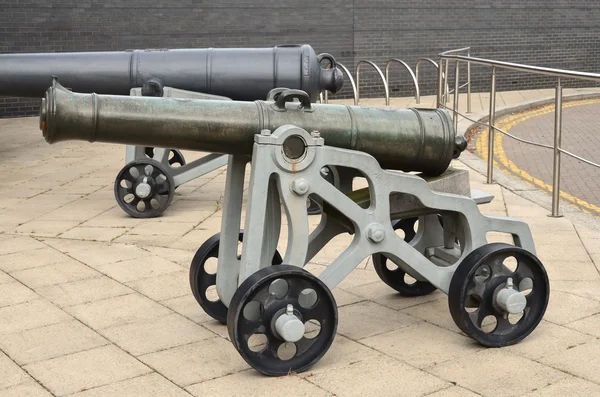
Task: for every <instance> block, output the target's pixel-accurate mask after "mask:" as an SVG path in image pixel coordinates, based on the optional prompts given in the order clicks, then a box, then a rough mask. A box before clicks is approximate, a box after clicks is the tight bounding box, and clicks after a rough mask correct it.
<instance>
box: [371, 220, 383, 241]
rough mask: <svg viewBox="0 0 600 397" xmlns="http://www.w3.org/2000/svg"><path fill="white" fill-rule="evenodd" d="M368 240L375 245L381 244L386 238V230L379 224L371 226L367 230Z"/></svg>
mask: <svg viewBox="0 0 600 397" xmlns="http://www.w3.org/2000/svg"><path fill="white" fill-rule="evenodd" d="M367 238H368V239H369V240H371V241H372V242H374V243H380V242H382V241H383V239H384V238H385V229H384V228H383V226H381V225H380V224H378V223H374V224H372V225H369V227H368V228H367Z"/></svg>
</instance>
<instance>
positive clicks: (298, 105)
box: [40, 82, 466, 175]
mask: <svg viewBox="0 0 600 397" xmlns="http://www.w3.org/2000/svg"><path fill="white" fill-rule="evenodd" d="M293 99H299V100H300V102H293V101H292V100H293ZM40 112H41V114H40V127H41V129H42V130H43V134H44V138H45V139H46V141H47V142H49V143H54V142H60V141H66V140H85V141H89V142H94V141H99V142H111V143H121V144H129V145H140V146H155V147H170V148H179V149H188V150H199V151H207V152H215V153H226V154H248V155H250V154H251V153H252V146H253V143H254V135H255V134H259V133H260V132H261V130H263V129H269V130H271V131H273V130H275V129H276V128H278V127H280V126H282V125H286V124H293V125H296V126H298V127H300V128H303V129H305V130H307V131H309V132H312V131H319V132H320V134H321V137H323V138H324V140H325V144H326V145H329V146H335V147H340V148H346V149H353V150H359V151H363V152H366V153H369V154H371V155H372V156H374V157H375V158H376V159H377V160H378V161H379V163H380V164H381V166H382V167H383V168H388V169H395V170H402V171H420V172H425V173H427V174H430V175H439V174H441V173H443V172H444V171H445V170H446V169H447V168H448V165H449V164H450V161H451V160H452V158H453V157H458V155H460V153H461V152H462V151H463V150H464V149H465V147H466V143H465V140H464V137H461V136H459V137H457V136H456V134H455V132H454V130H453V127H452V122H451V119H450V116H449V115H448V113H447V112H446V111H443V110H439V109H393V108H368V107H359V106H345V105H317V104H311V103H310V98H309V97H308V95H307V94H306V93H304V92H302V91H299V90H285V91H283V92H281V93H280V95H279V96H278V97H277V98H276V99H275V100H274V101H255V102H238V101H217V100H210V101H207V100H182V99H173V98H153V97H125V96H110V95H97V94H77V93H72V92H69V91H68V90H65V89H64V88H63V87H62V86H61V85H60V84H58V83H57V82H55V83H54V84H53V86H52V87H50V89H49V90H48V92H47V93H46V97H45V98H44V99H43V100H42V106H41V111H40Z"/></svg>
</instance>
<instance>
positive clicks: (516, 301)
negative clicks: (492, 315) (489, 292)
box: [496, 278, 527, 314]
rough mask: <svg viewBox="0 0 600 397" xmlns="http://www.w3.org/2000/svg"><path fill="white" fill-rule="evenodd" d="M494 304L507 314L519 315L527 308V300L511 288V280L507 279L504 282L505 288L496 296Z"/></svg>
mask: <svg viewBox="0 0 600 397" xmlns="http://www.w3.org/2000/svg"><path fill="white" fill-rule="evenodd" d="M496 303H497V304H498V306H499V307H500V308H501V309H502V310H504V311H505V312H507V313H509V314H519V313H521V312H522V311H523V310H525V307H527V298H526V297H525V295H523V294H522V293H520V292H519V291H517V290H515V289H514V288H513V279H512V278H509V279H508V280H506V287H505V288H502V289H501V290H500V291H499V292H498V295H496Z"/></svg>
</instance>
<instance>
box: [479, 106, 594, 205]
mask: <svg viewBox="0 0 600 397" xmlns="http://www.w3.org/2000/svg"><path fill="white" fill-rule="evenodd" d="M599 114H600V99H587V100H578V101H571V102H566V103H565V104H564V106H563V135H562V147H563V148H564V149H565V150H568V151H570V152H571V153H574V154H577V155H579V156H581V157H583V158H586V159H588V160H591V161H595V162H600V154H599V152H600V137H599V136H598V134H597V128H596V126H597V124H598V121H599V116H598V115H599ZM499 126H500V128H502V129H504V130H508V131H507V132H509V133H511V134H513V135H515V136H517V137H519V138H523V139H527V140H530V141H533V142H538V143H541V144H546V145H551V146H552V145H553V143H554V105H546V106H542V107H539V108H535V109H531V110H527V111H524V112H519V113H516V114H513V115H510V116H507V117H505V118H503V119H502V120H500V121H499ZM480 136H481V137H482V138H483V140H485V141H487V132H485V133H484V134H480ZM496 136H497V139H499V140H501V141H500V142H498V143H496V147H497V150H496V153H495V159H496V161H497V162H498V164H499V165H500V166H501V167H502V168H503V169H504V170H506V171H508V172H511V173H513V174H515V175H517V176H518V177H520V178H523V179H524V180H526V181H528V182H534V184H535V185H536V186H538V187H540V188H542V189H544V190H547V191H551V186H552V166H553V158H554V156H553V151H552V150H549V149H545V148H540V147H536V146H532V145H527V144H525V143H522V142H519V141H517V140H514V139H511V138H510V137H503V136H502V135H501V134H497V135H496ZM482 146H483V147H482ZM484 146H485V144H483V145H479V144H478V145H477V148H478V149H480V148H482V149H483V151H484V152H486V154H485V155H484V157H485V156H487V148H486V147H484ZM561 168H562V174H561V190H562V191H563V198H564V199H565V200H568V201H569V202H570V203H571V204H574V205H577V206H579V207H580V208H582V209H583V210H585V211H588V212H590V213H594V214H595V215H598V216H600V169H599V168H595V167H593V166H590V165H587V164H585V163H584V162H582V161H580V160H577V159H574V158H571V157H568V156H566V155H563V156H562V167H561ZM534 179H535V181H534Z"/></svg>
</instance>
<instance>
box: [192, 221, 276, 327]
mask: <svg viewBox="0 0 600 397" xmlns="http://www.w3.org/2000/svg"><path fill="white" fill-rule="evenodd" d="M238 239H239V241H240V242H242V241H243V240H244V232H243V231H242V230H240V234H239V237H238ZM220 242H221V233H217V234H215V235H214V236H212V237H211V238H209V239H208V240H206V241H205V242H204V244H202V245H201V246H200V248H198V251H196V255H194V259H192V265H191V266H190V287H191V288H192V293H193V294H194V298H196V302H198V304H199V305H200V307H202V309H203V310H204V311H205V312H206V314H208V315H209V316H211V317H212V318H214V319H215V320H217V321H219V322H221V323H222V324H226V323H227V306H225V305H224V304H223V302H221V301H220V300H218V299H217V300H210V299H209V297H207V290H208V289H209V288H211V287H214V286H216V284H217V274H216V273H211V272H209V270H208V269H207V262H208V260H209V259H211V258H214V259H215V260H216V259H217V258H218V257H219V243H220ZM281 262H283V259H281V255H280V254H279V251H275V255H274V256H273V263H272V264H273V265H280V264H281Z"/></svg>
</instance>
